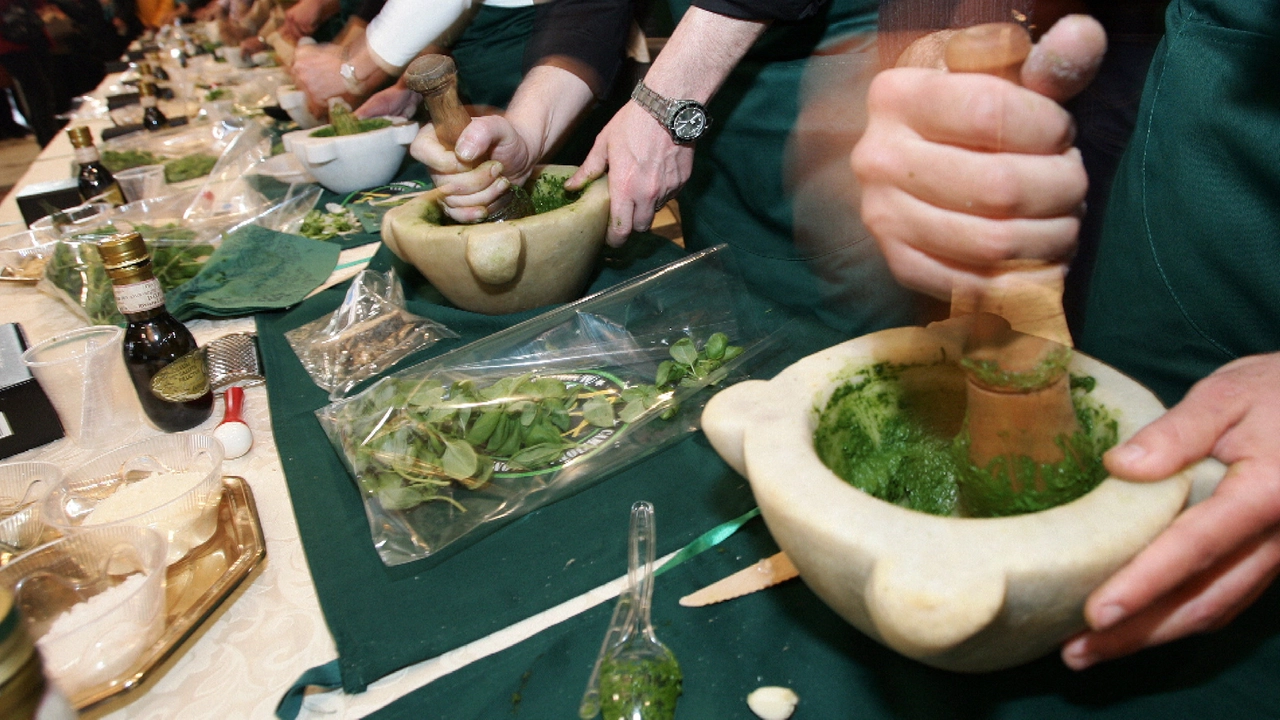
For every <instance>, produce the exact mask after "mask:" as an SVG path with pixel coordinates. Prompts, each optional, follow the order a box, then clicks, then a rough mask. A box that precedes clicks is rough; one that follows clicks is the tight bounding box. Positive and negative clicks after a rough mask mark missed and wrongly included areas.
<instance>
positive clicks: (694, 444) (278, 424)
mask: <svg viewBox="0 0 1280 720" xmlns="http://www.w3.org/2000/svg"><path fill="white" fill-rule="evenodd" d="M682 255H683V251H681V250H680V249H679V248H677V247H675V246H674V245H671V244H670V243H668V242H666V241H665V240H662V239H660V238H657V237H656V236H652V235H649V236H640V237H636V238H633V239H632V241H631V242H630V243H628V245H627V247H626V248H624V250H623V251H622V252H621V253H617V254H613V255H611V256H610V260H609V261H608V262H606V267H605V269H604V270H603V271H602V272H601V273H600V275H599V277H598V278H597V279H596V281H595V282H594V284H593V290H599V289H603V288H605V287H609V286H611V285H613V284H616V283H617V282H619V281H621V280H623V279H626V278H629V277H632V276H634V275H637V274H640V273H642V272H644V271H647V270H650V269H653V268H655V267H658V266H660V265H662V264H665V263H667V262H670V261H672V260H675V259H677V258H678V257H680V256H682ZM390 264H392V259H391V258H390V256H389V255H388V254H387V253H386V250H385V249H383V250H380V251H379V255H378V256H377V257H375V260H374V263H373V264H372V267H374V269H385V268H386V267H388V266H389V265H390ZM395 264H396V265H397V270H398V271H399V272H401V276H402V278H404V280H405V285H406V288H405V290H406V296H407V297H408V298H409V302H408V309H409V310H410V311H411V312H414V313H417V314H419V315H424V316H427V317H431V318H432V319H435V320H437V321H440V322H443V323H444V324H445V325H447V326H448V327H449V328H451V329H452V330H454V331H455V332H458V333H459V334H460V335H461V336H462V337H461V338H460V339H459V340H453V341H446V342H441V343H439V344H437V345H436V346H434V347H432V348H430V349H428V350H426V351H423V352H421V353H419V354H418V355H416V356H414V357H411V358H409V359H407V360H406V361H405V362H404V363H403V364H402V365H401V366H399V367H405V366H407V365H409V364H411V363H413V362H417V361H420V360H423V359H426V358H427V357H430V356H434V355H437V354H440V353H442V352H445V351H447V350H451V349H453V348H455V347H458V346H460V345H461V344H464V343H468V342H472V341H474V340H477V339H479V338H481V337H484V336H486V335H488V334H491V333H493V332H495V331H497V330H500V329H503V328H505V327H508V326H510V325H512V324H514V323H516V322H519V321H522V320H524V319H527V318H528V317H532V316H533V315H535V314H536V312H529V313H522V314H519V315H510V316H501V317H488V316H483V315H477V314H474V313H468V312H464V311H460V310H457V309H454V308H451V307H448V306H446V305H445V304H438V303H439V298H438V295H435V293H434V291H433V289H432V288H431V287H430V286H429V285H428V284H426V282H425V280H423V279H422V277H421V276H420V275H419V274H417V273H416V271H412V270H411V269H407V270H406V269H405V268H404V266H403V265H402V264H399V263H398V262H397V263H395ZM345 287H346V286H345V284H344V285H340V286H338V287H335V288H331V289H329V290H326V291H325V292H323V293H320V294H318V295H316V296H315V297H313V298H311V299H310V300H308V301H306V302H304V303H302V304H301V305H300V306H298V307H296V308H294V309H293V310H290V311H287V312H281V313H272V314H264V315H260V316H258V319H257V324H258V332H259V341H260V344H261V349H262V356H263V361H264V365H265V370H266V376H267V382H268V388H269V390H270V392H269V397H270V407H271V419H272V426H273V430H274V433H275V439H276V445H277V447H278V449H279V453H280V460H281V464H282V465H283V467H284V471H285V477H286V480H287V483H288V486H289V493H290V498H291V500H292V503H293V508H294V515H295V516H296V518H297V520H298V528H299V533H300V535H301V538H302V542H303V547H304V549H305V551H306V555H307V561H308V564H309V566H310V569H311V574H312V577H313V579H314V580H315V584H316V591H317V595H318V597H319V600H320V605H321V609H322V610H323V612H324V615H325V620H326V622H327V623H328V625H329V629H330V631H331V632H332V633H333V636H334V640H335V642H336V643H337V646H338V653H339V665H340V669H341V675H342V685H343V688H344V689H345V690H346V691H347V692H360V691H362V690H364V689H365V687H366V686H367V685H368V684H369V683H371V682H373V681H374V680H377V679H378V678H380V677H382V676H384V675H386V674H388V673H390V672H393V671H395V670H397V669H399V668H402V667H404V666H406V665H409V664H412V663H415V662H418V661H421V660H424V659H427V658H430V657H434V656H436V655H439V654H441V653H443V652H446V651H448V650H452V649H454V648H456V647H459V646H461V645H464V644H466V643H468V642H471V641H473V640H476V639H478V638H481V637H484V636H485V635H488V634H490V633H492V632H495V631H497V630H500V629H502V628H504V627H506V626H508V625H511V624H512V623H515V622H518V621H520V620H523V619H525V618H527V617H529V616H531V615H534V614H536V613H538V612H541V611H542V610H545V609H547V608H549V607H552V606H554V605H557V604H559V603H561V602H563V601H565V600H568V599H570V598H573V597H576V596H577V595H580V594H582V593H583V592H586V591H587V590H589V589H591V588H594V587H596V586H598V585H600V584H602V583H604V582H607V581H609V580H611V579H613V578H615V577H617V576H618V575H620V574H622V573H623V572H624V571H625V566H626V562H625V542H624V541H622V542H620V538H621V539H622V540H625V536H626V527H627V522H628V520H627V518H628V513H629V509H630V506H631V503H632V502H634V501H635V500H639V499H646V500H650V501H651V502H653V504H654V506H655V507H656V509H657V513H658V517H659V518H660V520H659V522H660V523H662V525H661V528H662V530H661V532H660V534H659V542H660V545H659V548H658V551H659V553H667V552H670V551H672V550H674V549H676V548H678V547H680V546H682V545H684V544H685V543H687V542H689V541H690V540H692V539H694V538H695V537H697V536H698V535H699V534H701V533H702V532H704V531H706V530H707V529H709V528H711V527H713V526H715V525H718V524H719V523H722V522H725V521H727V520H730V519H732V518H734V517H736V516H738V515H740V514H741V513H743V512H744V511H746V510H748V509H750V508H751V507H752V506H753V505H754V500H753V499H752V497H751V493H750V489H749V488H748V486H747V484H746V481H745V480H743V479H742V478H741V477H739V476H738V475H737V474H736V473H734V472H733V471H732V470H731V469H730V468H729V467H728V466H726V465H725V464H724V463H723V462H722V461H721V460H720V458H719V456H717V455H716V454H715V452H714V451H712V450H711V448H710V447H709V446H708V445H707V444H706V443H705V441H704V440H702V439H701V437H700V436H694V437H690V438H688V439H686V440H684V441H682V442H680V443H678V444H677V445H675V446H673V447H671V448H670V449H668V450H666V451H664V452H662V453H661V454H659V455H655V456H653V457H650V458H649V459H647V460H644V461H641V462H640V463H638V464H636V465H634V466H632V467H630V468H629V469H626V470H624V471H622V472H620V473H617V474H616V475H614V476H612V477H610V478H608V479H607V480H605V481H603V482H600V483H598V484H596V485H595V486H593V487H591V488H588V489H586V490H584V491H582V492H581V493H579V494H577V495H574V496H572V497H569V498H566V499H564V500H562V501H560V502H558V503H554V504H552V505H550V506H548V507H545V508H542V509H540V510H538V511H536V512H534V513H532V514H530V515H528V516H525V517H523V518H521V519H519V520H516V521H515V522H513V523H511V524H510V525H508V526H506V527H504V528H502V529H501V530H499V531H497V532H495V533H493V534H492V535H490V536H488V537H485V538H484V539H482V540H480V541H478V542H476V543H474V544H473V545H471V546H470V547H467V548H465V549H463V550H461V551H458V552H456V553H454V554H452V555H449V556H448V557H445V558H443V559H435V558H428V559H426V560H423V561H419V562H415V563H408V564H405V565H401V566H397V567H394V568H388V567H386V566H384V565H383V564H382V562H381V561H380V560H379V558H378V556H377V554H376V552H375V551H374V548H373V547H372V542H371V540H370V535H369V528H368V524H367V521H366V519H365V514H364V509H363V505H362V504H361V500H360V496H359V493H358V492H357V489H356V486H355V484H354V482H353V481H352V480H351V478H350V476H349V475H348V473H347V471H346V469H345V468H344V466H343V465H342V463H341V461H340V460H339V458H338V456H337V454H336V453H335V452H334V451H333V450H332V448H331V447H330V445H329V443H328V440H327V439H326V438H325V435H324V432H323V431H322V430H321V428H320V425H319V423H318V422H317V420H316V418H315V416H314V414H313V413H314V411H315V410H316V409H317V408H320V407H322V406H323V405H325V404H327V403H328V398H327V395H326V393H325V392H324V391H322V390H320V389H319V388H318V387H316V386H315V385H314V384H312V382H311V380H310V379H309V377H308V376H307V374H306V371H305V370H304V369H303V368H302V366H301V364H300V363H299V362H298V360H297V358H296V356H295V355H294V353H293V351H292V350H291V349H290V348H289V346H288V343H287V342H286V341H285V340H284V337H283V334H284V332H286V331H288V330H291V329H293V328H295V327H297V326H299V325H302V324H304V323H307V322H310V321H311V320H314V319H316V318H317V317H320V316H321V315H324V314H326V313H329V312H331V311H332V310H333V309H334V308H336V307H337V306H338V305H339V304H340V303H341V301H342V297H343V293H344V291H345ZM797 327H798V328H799V330H798V333H797V334H795V335H794V336H793V337H792V338H791V340H790V341H789V342H788V343H786V351H785V353H784V354H783V355H780V356H777V357H775V358H773V360H772V361H771V362H772V366H773V367H772V368H771V369H766V371H765V372H766V374H771V372H776V370H777V369H780V368H781V367H784V366H785V365H786V364H789V363H790V362H792V361H794V360H795V359H797V358H799V357H801V356H803V355H805V354H808V353H810V352H814V351H816V350H818V349H820V348H822V347H826V346H828V345H831V344H833V343H835V342H838V341H839V340H841V339H842V338H840V337H839V336H838V335H836V334H835V333H834V332H833V331H831V330H829V329H827V328H825V327H824V326H821V325H818V324H817V323H800V324H799V325H797ZM284 690H285V688H281V691H282V692H283V691H284Z"/></svg>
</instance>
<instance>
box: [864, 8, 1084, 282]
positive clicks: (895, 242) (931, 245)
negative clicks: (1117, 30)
mask: <svg viewBox="0 0 1280 720" xmlns="http://www.w3.org/2000/svg"><path fill="white" fill-rule="evenodd" d="M938 47H939V48H940V47H941V44H939V45H938ZM1105 47H1106V35H1105V32H1104V31H1103V30H1102V26H1101V25H1099V24H1098V23H1097V21H1095V20H1093V19H1092V18H1089V17H1087V16H1082V15H1072V16H1067V17H1065V18H1063V19H1062V20H1060V21H1059V22H1058V23H1057V24H1055V25H1054V26H1053V28H1051V29H1050V30H1049V32H1047V33H1045V35H1044V36H1043V37H1041V39H1040V41H1039V42H1038V43H1037V44H1036V45H1035V47H1034V48H1033V49H1032V52H1031V55H1030V56H1029V57H1028V58H1027V60H1026V62H1025V63H1024V64H1023V67H1022V75H1021V79H1022V87H1019V86H1017V85H1014V84H1013V83H1009V82H1007V81H1004V80H1001V79H999V78H996V77H991V76H987V75H979V74H970V73H947V72H945V71H942V70H938V69H935V68H933V67H929V68H926V67H899V68H895V69H891V70H886V71H884V72H882V73H880V74H879V75H877V76H876V78H875V80H874V81H873V82H872V84H871V88H870V92H869V97H868V122H867V129H866V132H865V133H864V134H863V137H862V138H861V140H860V141H859V142H858V144H857V146H856V147H855V148H854V150H853V154H852V158H851V161H852V164H853V169H854V172H855V173H856V174H857V177H858V180H859V182H860V184H861V187H862V194H861V212H862V218H863V222H864V223H865V224H866V226H867V228H868V229H869V230H870V231H871V232H872V234H873V235H874V236H875V238H876V241H877V242H878V243H879V245H880V248H881V251H882V252H883V253H884V255H885V258H886V260H887V261H888V263H889V267H890V269H891V270H892V271H893V273H894V275H895V276H896V277H897V278H898V280H899V282H901V283H902V284H903V285H905V286H907V287H909V288H912V289H915V290H919V291H922V292H926V293H928V294H930V295H933V296H934V297H937V298H940V299H943V300H947V299H949V298H950V297H951V290H952V288H953V287H956V286H957V285H959V284H964V285H967V286H974V285H981V284H983V283H984V278H985V277H986V276H987V275H988V274H989V273H991V272H992V271H994V270H997V269H998V268H999V267H1000V266H1001V264H1003V263H1004V262H1006V261H1009V260H1016V259H1034V260H1040V261H1048V262H1050V263H1066V262H1067V261H1068V260H1069V259H1070V257H1071V255H1072V254H1073V253H1074V251H1075V243H1076V235H1077V233H1078V231H1079V227H1080V212H1081V209H1082V203H1083V201H1084V196H1085V192H1086V190H1087V189H1088V177H1087V175H1086V173H1085V170H1084V163H1083V161H1082V159H1081V156H1080V153H1079V151H1078V150H1076V149H1075V148H1074V147H1072V143H1073V141H1074V137H1075V125H1074V122H1073V121H1072V119H1071V116H1070V114H1068V113H1067V112H1066V111H1065V110H1064V109H1062V107H1060V106H1059V105H1058V102H1061V101H1064V100H1066V99H1068V98H1070V97H1072V96H1074V95H1075V94H1076V93H1078V92H1079V91H1080V90H1082V89H1083V88H1084V87H1085V86H1086V85H1087V84H1088V82H1089V81H1090V80H1092V78H1093V75H1094V74H1095V73H1096V71H1097V67H1098V65H1099V63H1101V61H1102V54H1103V52H1104V50H1105ZM914 61H915V62H919V63H921V64H923V65H932V64H934V63H930V62H928V60H927V59H922V58H919V57H917V58H915V59H914Z"/></svg>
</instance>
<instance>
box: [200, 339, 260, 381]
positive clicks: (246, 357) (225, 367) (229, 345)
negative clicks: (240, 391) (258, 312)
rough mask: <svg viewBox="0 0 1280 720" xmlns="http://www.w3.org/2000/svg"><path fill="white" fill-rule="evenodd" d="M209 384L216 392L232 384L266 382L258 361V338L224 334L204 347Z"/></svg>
mask: <svg viewBox="0 0 1280 720" xmlns="http://www.w3.org/2000/svg"><path fill="white" fill-rule="evenodd" d="M205 362H206V364H207V366H208V371H209V384H210V385H211V386H213V391H214V392H222V391H223V390H226V389H227V388H229V387H231V386H232V385H239V386H240V387H252V386H254V385H261V384H262V383H264V382H266V380H267V379H266V378H265V377H263V376H262V362H261V360H259V358H258V336H257V335H256V334H254V333H232V334H230V335H223V336H222V337H220V338H218V339H217V340H214V341H213V342H211V343H209V344H208V345H207V346H205Z"/></svg>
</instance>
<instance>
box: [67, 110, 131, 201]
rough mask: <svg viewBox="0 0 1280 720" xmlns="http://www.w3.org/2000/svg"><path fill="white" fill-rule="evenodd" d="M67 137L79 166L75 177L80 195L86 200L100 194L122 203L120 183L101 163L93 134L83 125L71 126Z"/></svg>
mask: <svg viewBox="0 0 1280 720" xmlns="http://www.w3.org/2000/svg"><path fill="white" fill-rule="evenodd" d="M67 137H70V138H71V146H72V147H73V148H75V151H76V164H78V165H79V166H80V173H79V176H78V177H77V178H76V181H77V183H78V184H79V186H80V197H81V198H83V199H84V200H85V201H86V202H88V201H89V200H91V199H93V198H96V197H98V196H99V195H101V196H102V197H103V198H104V199H106V201H107V202H109V203H111V204H112V205H123V204H124V193H123V192H121V190H120V183H118V182H116V179H115V178H114V177H112V175H111V171H110V170H107V168H106V166H105V165H103V164H102V157H101V156H100V155H98V148H97V147H95V146H94V144H93V134H92V133H91V132H89V128H87V127H85V126H83V125H80V126H78V127H73V128H71V129H69V130H67Z"/></svg>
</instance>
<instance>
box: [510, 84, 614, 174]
mask: <svg viewBox="0 0 1280 720" xmlns="http://www.w3.org/2000/svg"><path fill="white" fill-rule="evenodd" d="M594 99H595V97H594V95H593V94H592V91H591V88H590V87H589V86H588V85H587V83H586V82H585V81H583V79H582V78H581V77H579V76H578V75H576V74H575V73H572V72H570V71H568V70H566V69H564V68H561V67H557V66H554V65H539V66H537V67H534V68H533V69H531V70H530V71H529V72H528V73H527V74H526V75H525V77H524V80H523V81H521V83H520V87H519V88H517V89H516V93H515V95H514V96H512V98H511V102H510V103H509V104H508V105H507V112H506V118H507V121H508V122H510V123H511V126H512V128H514V129H515V131H516V132H517V133H518V134H519V135H520V137H521V138H522V139H523V140H524V142H525V144H526V145H527V146H528V147H529V152H530V155H532V157H534V158H537V159H541V158H543V157H545V156H546V155H547V154H548V153H550V151H551V150H552V148H554V147H556V146H557V145H559V143H560V140H561V139H562V138H563V137H564V135H565V134H566V133H567V132H568V131H569V130H570V129H572V127H573V125H574V124H575V123H576V122H577V121H578V118H580V117H581V116H582V114H583V113H584V112H585V111H586V110H587V109H588V108H589V107H590V106H591V104H592V102H593V101H594Z"/></svg>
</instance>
